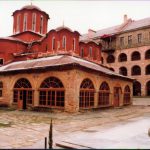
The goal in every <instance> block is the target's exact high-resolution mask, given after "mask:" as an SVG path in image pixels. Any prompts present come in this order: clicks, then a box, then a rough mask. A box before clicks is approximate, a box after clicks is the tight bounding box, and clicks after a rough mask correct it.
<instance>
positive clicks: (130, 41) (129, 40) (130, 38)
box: [128, 35, 132, 45]
mask: <svg viewBox="0 0 150 150" xmlns="http://www.w3.org/2000/svg"><path fill="white" fill-rule="evenodd" d="M131 44H132V35H129V36H128V45H131Z"/></svg>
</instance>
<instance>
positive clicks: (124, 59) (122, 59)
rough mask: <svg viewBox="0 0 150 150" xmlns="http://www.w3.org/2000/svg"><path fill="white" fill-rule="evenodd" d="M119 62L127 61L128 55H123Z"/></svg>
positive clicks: (120, 56)
mask: <svg viewBox="0 0 150 150" xmlns="http://www.w3.org/2000/svg"><path fill="white" fill-rule="evenodd" d="M118 61H119V62H124V61H127V55H126V54H125V53H121V54H120V55H119V57H118Z"/></svg>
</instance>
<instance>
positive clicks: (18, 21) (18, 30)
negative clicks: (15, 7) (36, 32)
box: [17, 14, 21, 32]
mask: <svg viewBox="0 0 150 150" xmlns="http://www.w3.org/2000/svg"><path fill="white" fill-rule="evenodd" d="M20 16H21V15H20V14H19V15H18V16H17V32H20Z"/></svg>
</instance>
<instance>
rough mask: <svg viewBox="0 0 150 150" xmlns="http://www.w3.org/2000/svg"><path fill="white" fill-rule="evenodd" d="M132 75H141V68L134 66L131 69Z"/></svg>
mask: <svg viewBox="0 0 150 150" xmlns="http://www.w3.org/2000/svg"><path fill="white" fill-rule="evenodd" d="M131 74H132V75H134V76H135V75H141V68H140V67H139V66H137V65H136V66H133V67H132V69H131Z"/></svg>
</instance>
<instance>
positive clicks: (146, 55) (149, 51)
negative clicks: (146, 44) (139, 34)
mask: <svg viewBox="0 0 150 150" xmlns="http://www.w3.org/2000/svg"><path fill="white" fill-rule="evenodd" d="M145 59H150V49H149V50H147V51H146V52H145Z"/></svg>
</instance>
